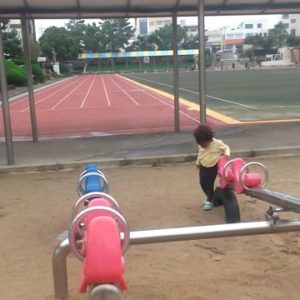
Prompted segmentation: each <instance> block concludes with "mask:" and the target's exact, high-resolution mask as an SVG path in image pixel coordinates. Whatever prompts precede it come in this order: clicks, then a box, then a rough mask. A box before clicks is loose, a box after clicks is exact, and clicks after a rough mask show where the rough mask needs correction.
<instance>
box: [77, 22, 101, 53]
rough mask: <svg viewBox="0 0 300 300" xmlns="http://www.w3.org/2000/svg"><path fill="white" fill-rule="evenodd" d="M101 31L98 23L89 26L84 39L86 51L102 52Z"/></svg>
mask: <svg viewBox="0 0 300 300" xmlns="http://www.w3.org/2000/svg"><path fill="white" fill-rule="evenodd" d="M101 37H102V36H101V30H100V27H99V26H97V25H96V23H92V24H88V25H86V28H85V33H84V36H83V39H82V43H83V47H84V50H85V51H89V52H90V51H91V52H100V51H101Z"/></svg>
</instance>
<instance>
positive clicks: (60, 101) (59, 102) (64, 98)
mask: <svg viewBox="0 0 300 300" xmlns="http://www.w3.org/2000/svg"><path fill="white" fill-rule="evenodd" d="M87 80H88V78H87V79H86V80H84V81H82V82H81V83H80V84H79V85H77V86H76V87H75V88H74V89H73V90H71V91H70V92H69V93H68V94H67V95H66V96H64V97H63V98H62V99H60V100H59V101H58V102H57V103H56V104H55V105H53V106H52V107H51V108H50V110H54V109H55V108H56V107H57V106H58V105H59V104H61V103H62V102H64V101H65V100H66V99H67V98H68V97H69V96H70V95H72V94H73V93H74V92H75V91H76V90H78V89H79V88H80V87H81V86H82V85H83V84H84V83H85V82H86V81H87Z"/></svg>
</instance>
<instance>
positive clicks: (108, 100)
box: [101, 75, 111, 106]
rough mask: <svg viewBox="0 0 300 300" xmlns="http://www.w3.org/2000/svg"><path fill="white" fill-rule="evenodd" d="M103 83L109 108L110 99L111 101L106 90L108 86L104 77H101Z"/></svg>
mask: <svg viewBox="0 0 300 300" xmlns="http://www.w3.org/2000/svg"><path fill="white" fill-rule="evenodd" d="M101 82H102V85H103V88H104V93H105V96H106V99H107V104H108V106H111V102H110V99H109V96H108V93H107V89H106V86H105V82H104V79H103V76H102V75H101Z"/></svg>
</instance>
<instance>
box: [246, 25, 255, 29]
mask: <svg viewBox="0 0 300 300" xmlns="http://www.w3.org/2000/svg"><path fill="white" fill-rule="evenodd" d="M245 28H246V29H252V28H253V24H245Z"/></svg>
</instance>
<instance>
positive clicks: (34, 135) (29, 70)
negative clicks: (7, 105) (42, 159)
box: [21, 14, 38, 142]
mask: <svg viewBox="0 0 300 300" xmlns="http://www.w3.org/2000/svg"><path fill="white" fill-rule="evenodd" d="M21 26H22V41H23V49H24V56H25V66H26V71H27V84H28V98H29V108H30V117H31V130H32V140H33V141H34V142H37V141H38V134H37V125H36V114H35V105H34V94H33V80H32V66H31V55H30V47H29V43H28V26H27V19H26V16H25V15H24V14H22V16H21Z"/></svg>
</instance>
